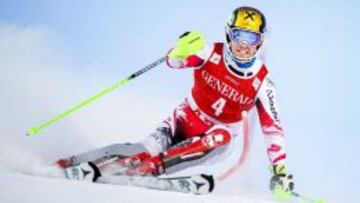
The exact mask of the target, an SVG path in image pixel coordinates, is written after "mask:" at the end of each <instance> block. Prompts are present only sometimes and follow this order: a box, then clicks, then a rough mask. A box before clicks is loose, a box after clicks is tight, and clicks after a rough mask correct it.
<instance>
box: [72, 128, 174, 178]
mask: <svg viewBox="0 0 360 203" xmlns="http://www.w3.org/2000/svg"><path fill="white" fill-rule="evenodd" d="M171 145H172V135H171V130H170V126H169V125H168V123H167V122H162V123H161V124H160V125H159V126H158V127H157V128H156V129H155V130H154V132H152V133H151V134H150V136H149V137H147V138H146V139H145V140H144V141H143V142H139V143H137V144H135V145H134V144H130V145H129V144H117V145H111V146H108V147H105V148H102V149H98V150H94V151H91V152H88V153H84V154H80V155H78V156H75V159H74V158H73V159H72V164H73V165H72V166H70V167H67V168H66V174H67V177H68V178H69V179H75V180H85V181H96V179H97V177H99V176H101V174H110V175H116V174H122V173H124V172H125V171H126V170H128V169H129V168H136V167H137V166H138V165H140V164H141V163H142V161H144V160H146V159H148V158H150V157H151V154H150V152H149V151H151V150H152V152H153V153H154V151H155V153H156V151H157V150H163V149H166V148H168V147H169V146H171ZM132 146H136V148H133V147H132ZM149 149H150V150H149ZM123 150H124V151H126V153H124V151H123ZM119 155H120V156H119ZM123 155H125V156H123Z"/></svg>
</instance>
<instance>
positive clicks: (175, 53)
mask: <svg viewBox="0 0 360 203" xmlns="http://www.w3.org/2000/svg"><path fill="white" fill-rule="evenodd" d="M204 47H205V40H204V35H203V34H201V33H199V32H185V33H184V34H182V35H181V36H180V37H179V40H178V41H177V43H176V46H175V47H174V48H173V49H172V50H171V51H170V52H169V53H168V57H169V58H175V59H179V60H184V59H186V58H187V57H189V56H191V55H193V54H196V53H197V52H199V51H201V50H202V49H203V48H204Z"/></svg>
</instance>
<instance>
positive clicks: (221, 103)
mask: <svg viewBox="0 0 360 203" xmlns="http://www.w3.org/2000/svg"><path fill="white" fill-rule="evenodd" d="M225 104H226V100H225V99H224V98H222V97H221V98H220V99H218V100H217V101H216V102H214V104H213V105H211V108H213V109H214V110H215V115H216V116H219V115H220V114H221V113H222V112H223V109H224V107H225Z"/></svg>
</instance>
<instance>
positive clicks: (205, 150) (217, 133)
mask: <svg viewBox="0 0 360 203" xmlns="http://www.w3.org/2000/svg"><path fill="white" fill-rule="evenodd" d="M231 138H232V135H231V132H230V130H229V129H227V128H226V127H225V126H222V125H215V126H213V127H212V128H211V129H209V130H208V131H207V132H206V133H205V135H204V136H202V137H192V138H189V139H188V140H186V141H184V142H183V143H179V144H178V145H175V146H174V147H171V148H168V149H167V150H165V151H164V152H162V153H160V154H159V155H157V156H152V157H151V158H149V159H147V160H145V161H144V162H143V163H142V164H141V165H140V166H139V167H137V168H136V169H130V170H128V171H126V173H127V174H130V175H133V174H152V175H161V174H163V173H165V172H166V173H169V172H174V171H178V170H181V169H183V168H186V167H190V166H193V165H197V164H199V163H201V162H203V161H206V160H207V159H209V158H210V157H212V156H214V155H215V154H217V153H212V152H213V151H217V152H221V151H222V150H224V146H226V145H227V144H228V143H229V142H230V141H231Z"/></svg>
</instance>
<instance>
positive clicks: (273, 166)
mask: <svg viewBox="0 0 360 203" xmlns="http://www.w3.org/2000/svg"><path fill="white" fill-rule="evenodd" d="M225 31H226V33H225V37H226V41H225V43H214V44H212V45H207V44H206V43H205V41H204V36H203V35H202V34H201V33H198V32H186V33H184V34H183V35H181V36H180V38H179V40H178V42H177V44H176V46H175V47H174V48H173V49H171V50H170V51H169V53H168V61H167V64H168V66H169V67H170V68H173V69H186V68H191V69H193V75H194V86H193V88H192V91H191V94H190V96H189V97H187V98H186V99H185V101H184V102H183V103H182V104H181V105H179V106H178V107H177V108H176V109H175V110H174V111H173V114H172V115H171V116H170V117H169V118H168V119H166V120H164V121H163V122H161V124H160V125H159V126H158V127H157V128H156V129H155V130H154V132H152V133H151V134H150V136H149V137H147V138H146V139H145V140H144V141H142V142H139V143H136V144H115V145H111V146H108V147H105V148H103V149H100V150H94V151H92V152H89V153H84V154H80V155H77V156H72V157H70V158H67V159H62V160H59V161H58V162H57V164H58V165H59V166H61V167H63V168H67V169H66V171H67V173H68V176H69V178H71V179H83V180H89V181H96V180H97V178H98V177H99V176H101V175H102V174H126V175H155V176H159V175H162V174H164V173H167V172H168V171H171V169H172V168H175V169H176V168H180V169H181V168H184V167H185V168H186V167H189V166H193V165H196V164H198V163H199V162H201V160H208V159H212V158H214V157H215V155H217V154H221V153H223V151H224V149H226V147H227V146H228V145H229V144H231V143H232V142H233V141H234V139H236V138H237V136H238V134H239V133H238V132H239V128H240V127H241V122H242V119H243V117H242V115H243V114H244V112H249V111H250V110H252V109H254V108H255V109H256V110H257V112H258V115H259V120H260V124H261V127H262V131H263V134H264V137H265V140H266V146H267V153H268V157H269V161H270V171H271V173H272V178H271V182H270V183H271V184H270V188H271V190H275V189H276V188H280V189H281V190H282V191H292V190H293V187H294V183H293V181H292V175H290V174H289V173H288V172H287V169H286V167H285V158H286V154H285V144H284V136H283V129H282V127H281V125H280V121H279V113H278V107H277V104H276V99H275V87H274V83H273V82H272V80H271V79H270V76H269V73H268V69H267V68H266V66H265V65H264V64H263V62H262V61H261V59H260V58H259V57H258V55H259V50H260V49H261V47H262V45H263V43H264V37H265V36H264V34H265V32H266V20H265V17H264V15H263V14H262V13H261V12H260V11H259V10H257V9H255V8H251V7H239V8H237V9H236V10H234V11H233V13H232V14H231V17H230V18H229V20H228V22H227V23H226V26H225ZM179 166H182V167H179ZM83 171H88V172H87V173H82V172H83Z"/></svg>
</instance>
